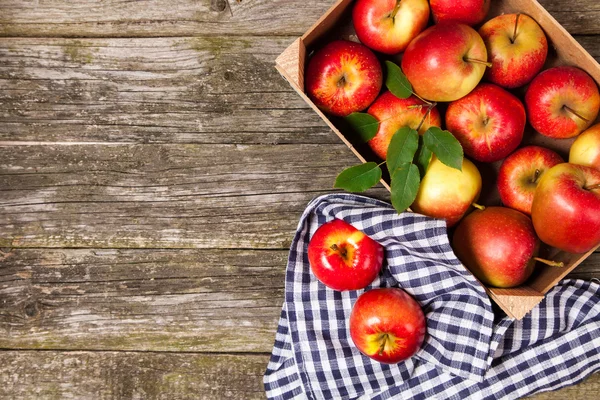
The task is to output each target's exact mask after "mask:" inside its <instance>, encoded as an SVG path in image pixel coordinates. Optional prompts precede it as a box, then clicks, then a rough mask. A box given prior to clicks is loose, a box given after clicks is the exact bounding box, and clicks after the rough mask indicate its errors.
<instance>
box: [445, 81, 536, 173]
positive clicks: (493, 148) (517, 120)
mask: <svg viewBox="0 0 600 400" xmlns="http://www.w3.org/2000/svg"><path fill="white" fill-rule="evenodd" d="M526 121H527V116H526V115H525V107H524V106H523V103H521V100H519V99H518V98H517V97H516V96H515V95H513V94H511V93H509V92H507V91H506V90H504V89H502V88H501V87H500V86H496V85H493V84H491V83H482V84H480V85H479V86H477V87H476V88H475V90H473V91H472V92H471V93H469V94H468V95H466V96H465V97H463V98H462V99H459V100H456V101H454V102H452V103H450V105H449V106H448V110H447V111H446V128H447V129H448V130H449V131H450V132H452V133H453V134H454V136H455V137H456V138H457V139H458V141H459V142H460V144H461V145H462V147H463V149H464V152H465V154H467V155H468V156H470V157H472V158H474V159H475V160H477V161H483V162H494V161H498V160H501V159H503V158H504V157H506V156H507V155H509V154H510V153H512V152H513V150H514V149H516V148H517V147H518V146H519V144H520V143H521V140H522V139H523V132H524V131H525V123H526Z"/></svg>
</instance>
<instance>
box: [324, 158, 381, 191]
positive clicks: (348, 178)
mask: <svg viewBox="0 0 600 400" xmlns="http://www.w3.org/2000/svg"><path fill="white" fill-rule="evenodd" d="M381 173H382V171H381V168H379V165H377V163H374V162H368V163H364V164H361V165H355V166H353V167H350V168H346V169H345V170H343V171H342V172H341V173H340V174H339V175H338V176H337V178H336V179H335V185H333V187H335V188H338V189H344V190H347V191H348V192H364V191H365V190H367V189H369V188H370V187H373V186H375V185H376V184H377V182H379V180H380V179H381Z"/></svg>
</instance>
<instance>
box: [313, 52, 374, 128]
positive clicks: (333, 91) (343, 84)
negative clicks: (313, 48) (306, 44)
mask: <svg viewBox="0 0 600 400" xmlns="http://www.w3.org/2000/svg"><path fill="white" fill-rule="evenodd" d="M382 84H383V73H382V70H381V64H380V63H379V60H378V59H377V57H376V56H375V54H373V52H372V51H371V50H369V49H368V48H367V47H366V46H363V45H362V44H359V43H354V42H349V41H347V40H336V41H334V42H331V43H329V44H327V45H326V46H325V47H323V48H322V49H320V50H319V51H317V52H316V53H315V54H314V55H313V56H312V58H311V59H310V61H309V62H308V67H307V69H306V84H305V86H306V93H307V94H308V96H309V97H310V98H311V100H312V101H313V102H314V103H315V105H316V106H317V107H319V108H320V109H321V110H323V111H324V112H326V113H328V114H331V115H336V116H340V117H345V116H347V115H349V114H352V113H353V112H357V111H361V110H364V109H365V108H367V107H369V105H370V104H371V103H372V102H373V100H375V99H376V98H377V96H378V95H379V91H380V90H381V85H382Z"/></svg>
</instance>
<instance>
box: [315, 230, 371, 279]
mask: <svg viewBox="0 0 600 400" xmlns="http://www.w3.org/2000/svg"><path fill="white" fill-rule="evenodd" d="M308 261H309V264H310V268H311V270H312V272H313V274H315V276H316V277H317V279H319V280H320V281H321V282H322V283H323V284H324V285H325V286H327V287H330V288H331V289H334V290H357V289H363V288H365V287H366V286H367V285H369V284H370V283H371V282H373V280H374V279H375V278H376V277H377V274H379V271H380V270H381V265H382V263H383V246H381V245H380V244H379V243H377V242H376V241H374V240H373V239H371V238H370V237H368V236H367V235H365V234H364V233H363V232H361V231H359V230H358V229H356V228H355V227H353V226H352V225H350V224H348V223H347V222H344V221H342V220H341V219H334V220H333V221H330V222H327V223H325V224H323V225H321V226H320V227H319V228H318V229H317V231H316V232H315V234H314V235H313V236H312V238H311V239H310V242H309V243H308Z"/></svg>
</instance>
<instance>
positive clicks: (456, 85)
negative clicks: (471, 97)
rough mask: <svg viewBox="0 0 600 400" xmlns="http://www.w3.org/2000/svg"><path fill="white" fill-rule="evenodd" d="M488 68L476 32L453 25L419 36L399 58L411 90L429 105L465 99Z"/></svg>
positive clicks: (483, 47) (439, 26)
mask: <svg viewBox="0 0 600 400" xmlns="http://www.w3.org/2000/svg"><path fill="white" fill-rule="evenodd" d="M488 65H489V66H491V64H489V63H488V62H487V50H486V49H485V44H484V43H483V39H481V36H479V34H478V33H477V31H475V30H474V29H473V28H471V27H470V26H467V25H464V24H457V23H453V22H444V23H440V24H437V25H434V26H432V27H430V28H427V29H426V30H424V31H423V32H421V34H420V35H419V36H417V37H416V38H415V39H414V40H413V41H412V42H410V44H409V45H408V47H407V48H406V51H405V52H404V56H403V57H402V70H403V71H404V74H405V75H406V77H407V78H408V80H409V82H410V83H411V84H412V87H413V90H414V91H415V93H416V94H418V95H419V96H421V97H423V98H425V99H427V100H431V101H454V100H457V99H460V98H461V97H463V96H466V95H467V94H469V92H470V91H471V90H473V89H474V88H475V86H477V84H478V83H479V81H480V80H481V78H482V77H483V74H484V72H485V68H486V66H488Z"/></svg>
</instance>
